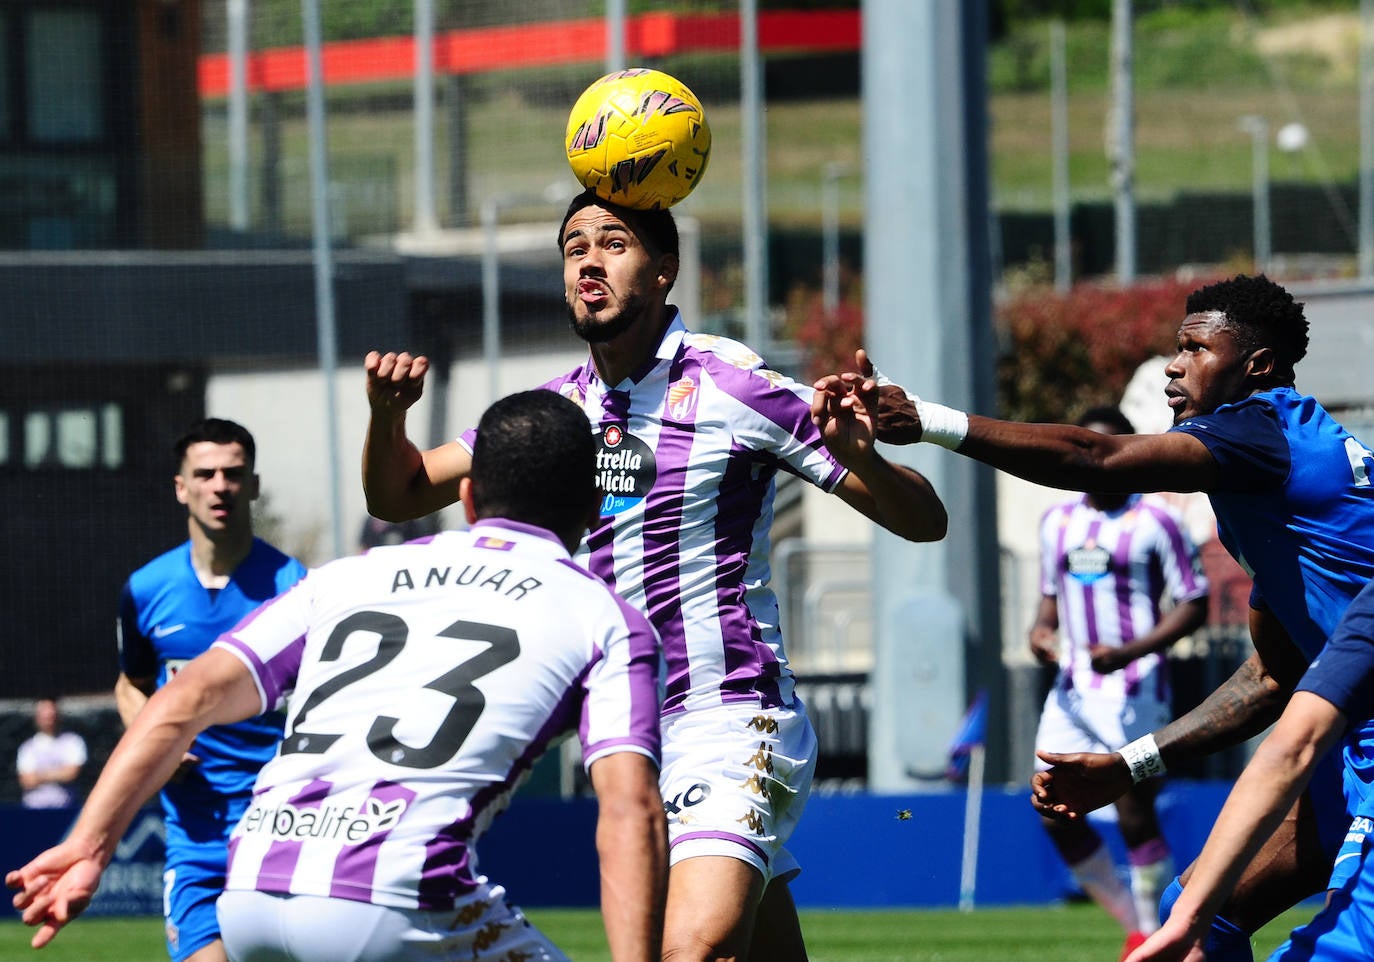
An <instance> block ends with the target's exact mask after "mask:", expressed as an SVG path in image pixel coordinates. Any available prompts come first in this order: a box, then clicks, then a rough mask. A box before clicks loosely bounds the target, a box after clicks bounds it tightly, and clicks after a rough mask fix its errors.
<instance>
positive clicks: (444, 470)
mask: <svg viewBox="0 0 1374 962" xmlns="http://www.w3.org/2000/svg"><path fill="white" fill-rule="evenodd" d="M363 367H364V368H365V369H366V371H367V401H368V406H369V407H370V409H371V417H370V419H369V420H368V424H367V436H366V438H365V439H364V440H363V492H364V494H365V495H366V498H367V510H368V512H369V513H370V514H371V515H372V516H373V517H376V518H381V519H382V520H383V521H409V520H411V519H412V518H420V517H423V516H424V515H427V514H431V513H433V512H435V511H438V510H439V509H440V508H446V507H448V506H449V505H450V504H453V503H454V502H455V501H457V500H458V482H459V480H460V479H462V478H463V477H465V476H466V475H467V473H468V472H469V471H470V470H471V468H472V458H471V456H470V455H469V454H468V452H467V450H466V449H465V448H464V447H463V446H462V445H461V444H459V443H457V442H456V441H450V442H448V443H446V444H441V445H439V447H437V448H432V449H431V450H429V451H423V452H422V451H421V450H420V449H419V448H417V447H416V446H415V444H414V443H413V442H412V441H411V440H410V439H409V438H408V437H406V412H407V411H408V410H409V409H410V407H411V405H413V404H414V403H415V402H416V401H418V400H419V399H420V395H421V393H422V392H423V391H424V384H425V373H426V372H427V371H428V370H429V360H428V359H427V358H424V357H412V356H411V355H409V354H405V353H401V354H381V353H379V352H377V351H371V352H369V353H368V355H367V357H366V358H365V359H364V360H363Z"/></svg>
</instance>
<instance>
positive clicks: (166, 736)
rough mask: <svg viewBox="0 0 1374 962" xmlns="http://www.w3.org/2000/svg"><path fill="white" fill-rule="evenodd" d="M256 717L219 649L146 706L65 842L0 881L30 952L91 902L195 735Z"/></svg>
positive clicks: (234, 667)
mask: <svg viewBox="0 0 1374 962" xmlns="http://www.w3.org/2000/svg"><path fill="white" fill-rule="evenodd" d="M260 711H262V704H261V702H260V701H259V698H258V691H257V687H256V686H255V685H254V683H253V679H252V676H251V675H250V674H249V672H248V669H247V668H245V667H244V666H243V663H242V662H240V661H239V660H238V659H237V658H235V657H234V656H233V655H231V654H229V653H228V652H224V651H220V650H218V649H211V650H210V651H207V652H206V653H205V654H203V655H201V656H200V657H198V658H196V659H195V660H193V661H192V662H190V663H189V664H188V665H186V667H185V668H183V669H182V670H181V671H180V672H178V673H177V676H176V677H175V678H173V679H172V680H171V681H170V682H168V683H167V684H166V685H164V686H163V687H162V688H161V689H160V690H159V691H158V692H157V694H155V695H153V697H152V698H150V699H149V700H148V704H147V706H146V707H145V708H144V709H143V711H141V712H139V713H138V717H137V718H135V719H134V721H133V724H132V726H131V727H130V728H129V730H128V731H127V732H125V733H124V737H123V738H121V739H120V740H119V744H118V745H117V746H115V750H114V752H113V754H111V755H110V760H109V761H108V762H107V763H106V765H105V768H104V770H103V771H102V772H101V773H100V778H99V779H98V780H97V781H96V783H95V787H94V788H93V789H91V794H90V796H89V797H88V798H87V800H86V804H85V805H84V806H83V807H82V809H81V814H80V815H79V816H78V817H77V820H76V824H75V825H73V826H72V830H71V832H70V834H68V836H67V838H66V839H64V840H63V841H62V842H60V843H58V844H57V845H55V846H53V847H52V848H50V849H48V850H47V851H46V852H43V853H42V854H41V855H39V856H38V857H37V858H35V859H34V860H33V861H31V862H29V864H28V865H25V866H24V867H23V868H21V869H17V870H15V871H13V872H10V873H9V874H8V875H6V876H5V884H6V885H8V886H9V887H10V888H12V889H17V890H18V894H16V895H15V896H14V907H15V908H16V909H19V910H20V912H21V913H22V915H23V919H24V924H25V925H33V926H37V927H38V931H37V933H35V934H34V937H33V940H32V943H31V944H32V945H33V947H34V948H35V949H38V948H42V947H43V946H44V945H47V944H48V943H49V942H51V941H52V940H53V938H54V937H55V936H56V935H57V932H58V930H59V929H61V928H62V926H64V925H66V924H67V923H68V922H70V921H71V920H72V919H74V918H76V917H77V916H78V915H80V914H81V912H82V911H84V910H85V908H86V906H87V905H89V904H90V901H91V897H92V896H93V895H94V894H95V890H96V886H97V885H99V883H100V875H101V873H102V872H103V871H104V870H105V866H106V865H108V864H109V862H110V858H111V857H112V856H113V855H114V850H115V846H116V845H118V844H119V840H120V838H121V837H122V836H123V834H124V832H125V830H126V829H127V828H128V827H129V823H130V822H131V821H132V820H133V817H134V815H135V814H136V813H137V812H138V810H139V808H140V807H141V806H142V805H143V803H144V802H146V801H147V800H148V799H149V798H151V797H152V795H153V793H154V792H156V791H157V790H158V789H159V788H160V787H161V786H162V784H163V783H164V782H165V781H167V779H168V777H170V776H171V774H172V772H173V771H174V770H175V769H176V767H177V765H179V764H180V762H181V759H182V755H183V754H185V752H186V749H188V748H189V747H190V746H191V742H192V740H194V739H195V737H196V735H198V734H199V733H200V732H201V731H203V730H204V729H205V728H206V727H207V726H209V725H214V724H223V723H226V722H231V721H240V720H242V719H244V718H251V717H252V716H253V715H256V714H258V713H259V712H260Z"/></svg>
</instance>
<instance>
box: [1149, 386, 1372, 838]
mask: <svg viewBox="0 0 1374 962" xmlns="http://www.w3.org/2000/svg"><path fill="white" fill-rule="evenodd" d="M1173 430H1175V431H1182V432H1184V433H1186V434H1191V435H1192V436H1193V437H1195V438H1197V439H1198V440H1199V441H1201V442H1202V443H1203V444H1205V445H1207V449H1208V450H1209V451H1210V452H1211V453H1212V457H1213V458H1214V459H1215V460H1216V463H1217V467H1218V469H1219V472H1220V476H1219V480H1218V483H1217V484H1216V485H1215V486H1214V487H1213V489H1212V490H1211V491H1209V492H1208V494H1209V497H1210V498H1211V502H1212V509H1213V511H1214V512H1215V513H1216V516H1217V528H1218V532H1219V533H1220V535H1221V540H1222V543H1223V544H1224V545H1225V546H1226V548H1227V550H1228V551H1230V552H1231V554H1232V555H1234V556H1235V558H1236V560H1238V561H1239V562H1240V563H1241V564H1242V565H1244V566H1245V568H1246V570H1247V571H1249V572H1250V573H1251V575H1252V576H1253V577H1254V580H1255V588H1254V593H1253V594H1252V596H1251V603H1252V604H1253V605H1254V606H1256V607H1263V608H1268V609H1269V611H1271V612H1272V613H1273V614H1274V616H1275V617H1276V618H1277V619H1278V620H1279V622H1280V623H1281V624H1282V625H1283V627H1284V629H1285V630H1286V631H1287V632H1288V634H1289V636H1290V637H1292V639H1293V642H1294V643H1295V644H1296V645H1297V646H1298V648H1299V649H1301V650H1302V652H1303V654H1305V655H1306V656H1307V658H1308V660H1309V662H1310V661H1312V660H1313V659H1317V658H1318V654H1319V653H1320V652H1322V649H1323V646H1325V645H1326V643H1327V639H1328V638H1330V637H1331V636H1332V635H1333V633H1334V632H1335V631H1336V627H1337V625H1338V624H1339V623H1340V621H1341V618H1342V617H1343V616H1344V615H1345V614H1346V609H1347V608H1349V607H1350V604H1351V601H1352V599H1354V598H1355V596H1356V595H1357V594H1359V593H1360V591H1361V589H1362V588H1364V586H1365V585H1366V584H1367V583H1368V582H1369V581H1370V578H1371V577H1374V487H1371V485H1370V469H1371V468H1372V467H1374V454H1371V453H1370V450H1369V448H1368V447H1367V446H1366V445H1364V444H1363V443H1361V442H1360V441H1359V440H1357V439H1356V438H1354V437H1353V436H1351V434H1350V432H1349V431H1347V430H1346V429H1345V428H1343V427H1341V425H1339V424H1337V423H1336V421H1335V420H1333V419H1332V417H1331V415H1329V414H1328V413H1327V412H1326V410H1325V409H1324V408H1323V407H1322V406H1321V405H1320V404H1318V403H1317V401H1316V400H1315V399H1313V398H1311V397H1307V396H1306V395H1303V394H1299V393H1298V392H1297V391H1295V390H1294V389H1292V388H1290V387H1281V388H1274V389H1273V390H1270V391H1263V392H1261V393H1259V394H1254V395H1252V396H1250V397H1248V398H1246V399H1245V400H1243V401H1239V402H1237V403H1235V404H1223V405H1222V406H1221V407H1219V408H1217V409H1216V411H1214V412H1213V413H1211V414H1206V415H1201V416H1199V417H1194V418H1188V419H1187V420H1185V421H1183V422H1181V423H1179V424H1178V425H1176V426H1175V427H1174V428H1173ZM1321 662H1322V663H1324V664H1326V665H1328V666H1329V665H1330V663H1329V661H1327V660H1326V658H1325V657H1323V658H1322V659H1321ZM1342 670H1343V669H1340V668H1338V669H1337V671H1342ZM1352 671H1353V669H1352ZM1318 693H1319V694H1323V696H1324V697H1328V696H1326V694H1325V693H1324V692H1320V691H1319V692H1318ZM1338 707H1340V706H1339V705H1338ZM1357 710H1363V709H1357ZM1351 722H1352V724H1353V728H1352V731H1351V733H1350V736H1349V737H1348V738H1347V741H1346V746H1345V750H1344V763H1345V765H1344V767H1345V776H1344V777H1345V790H1346V804H1347V808H1348V811H1349V813H1350V814H1355V813H1356V811H1357V810H1358V809H1360V808H1362V807H1363V805H1364V804H1365V803H1364V801H1363V799H1364V796H1365V795H1366V787H1367V786H1368V785H1369V783H1370V782H1371V780H1374V724H1371V723H1370V722H1369V719H1368V716H1367V715H1365V716H1360V715H1357V716H1355V717H1352V718H1351Z"/></svg>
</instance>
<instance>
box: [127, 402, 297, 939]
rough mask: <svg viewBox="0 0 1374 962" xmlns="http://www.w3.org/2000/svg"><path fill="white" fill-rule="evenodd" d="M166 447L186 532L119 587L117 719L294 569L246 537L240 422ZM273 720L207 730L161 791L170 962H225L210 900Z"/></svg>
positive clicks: (269, 743) (248, 522)
mask: <svg viewBox="0 0 1374 962" xmlns="http://www.w3.org/2000/svg"><path fill="white" fill-rule="evenodd" d="M173 454H174V456H175V458H176V466H177V471H176V476H175V478H174V482H175V488H176V498H177V500H178V501H179V502H181V503H182V504H183V505H185V506H186V527H187V531H188V533H189V538H188V540H187V541H185V542H184V543H183V544H180V545H178V546H177V547H175V548H173V549H172V550H171V551H168V552H166V553H165V554H162V555H159V556H158V557H156V558H154V559H153V560H152V561H150V562H148V563H147V564H146V565H144V566H143V567H141V568H139V569H138V570H137V571H135V572H134V573H133V574H131V575H130V576H129V580H128V581H127V582H126V583H125V585H124V591H123V593H122V595H121V597H120V601H119V623H118V626H117V627H118V638H119V671H120V674H119V678H118V679H117V680H116V682H115V703H116V705H117V706H118V708H119V717H120V718H121V719H122V720H123V721H124V724H125V726H126V727H127V726H131V725H132V724H133V722H134V719H135V717H137V715H138V713H139V712H140V711H142V709H143V706H144V705H146V704H147V703H148V698H149V696H150V695H152V693H153V692H154V690H155V689H157V688H161V687H162V686H163V685H165V684H167V682H168V681H170V680H171V679H172V676H174V675H175V674H176V673H177V671H179V670H180V669H181V667H182V666H183V665H185V664H186V663H187V662H189V661H190V660H191V659H192V658H195V657H196V656H197V655H199V654H200V653H201V652H203V651H205V649H207V648H209V647H210V645H211V643H212V642H214V640H215V639H216V638H217V637H219V635H220V634H221V633H222V632H225V631H228V630H229V629H230V628H232V627H234V625H235V624H237V623H238V621H239V619H240V618H242V617H243V616H244V615H246V614H248V613H249V612H250V611H252V610H253V609H254V608H256V607H257V606H258V605H260V604H262V603H263V602H264V601H266V600H267V599H268V598H271V597H273V596H274V595H276V594H279V593H280V592H282V591H285V590H286V589H287V588H289V587H291V586H292V585H293V584H295V583H296V582H297V581H299V580H300V579H301V578H302V577H303V576H304V575H305V568H304V567H303V566H302V565H301V564H300V563H299V562H298V561H296V560H295V559H293V558H289V557H287V556H286V555H284V554H282V553H281V552H280V551H278V550H277V549H276V548H274V547H272V546H271V545H270V544H268V543H267V542H265V541H263V540H261V539H260V538H255V537H254V536H253V508H252V504H253V501H254V500H255V499H256V498H257V496H258V476H257V474H256V473H255V472H254V470H253V465H254V457H255V455H256V446H255V445H254V443H253V435H252V434H250V433H249V432H248V430H247V429H246V428H244V427H243V426H242V425H240V424H237V423H235V422H233V421H228V420H225V419H223V418H206V419H204V420H201V421H197V422H196V423H195V424H192V425H191V426H190V427H189V428H188V429H187V430H186V433H185V434H183V435H182V436H181V437H180V438H179V439H177V441H176V444H175V445H174V446H173ZM282 722H283V718H282V715H281V713H280V712H269V713H268V714H265V715H261V716H258V717H254V718H249V719H245V720H243V721H240V722H238V723H236V724H233V725H216V726H214V727H212V728H209V729H206V730H205V731H204V732H202V733H201V734H200V736H199V737H198V738H197V739H196V742H195V744H194V745H192V746H191V748H190V751H189V752H188V754H187V756H186V758H185V759H184V761H183V764H182V765H181V769H180V772H179V776H178V778H176V779H175V780H173V781H172V782H171V783H169V784H168V785H167V786H166V788H164V789H163V792H162V810H163V814H164V817H165V819H166V824H167V858H166V864H165V866H164V870H163V906H164V908H165V914H166V934H167V952H168V954H169V955H170V956H171V957H172V960H173V962H185V960H192V962H224V959H225V954H224V946H223V944H222V943H221V941H220V934H219V923H218V922H217V921H216V918H215V901H216V899H218V898H219V894H220V891H221V890H222V889H223V888H224V865H225V856H226V851H225V844H226V843H227V842H228V840H229V832H230V831H231V830H232V829H233V827H234V823H235V822H236V821H238V817H239V815H241V814H242V813H243V810H244V809H245V808H246V807H247V805H248V800H249V798H250V797H251V795H252V791H253V779H254V778H256V777H257V774H258V769H260V768H262V766H263V764H264V763H265V762H266V761H267V760H268V759H269V758H271V757H272V756H273V755H274V754H275V753H276V750H277V742H278V741H279V740H280V739H281V731H282Z"/></svg>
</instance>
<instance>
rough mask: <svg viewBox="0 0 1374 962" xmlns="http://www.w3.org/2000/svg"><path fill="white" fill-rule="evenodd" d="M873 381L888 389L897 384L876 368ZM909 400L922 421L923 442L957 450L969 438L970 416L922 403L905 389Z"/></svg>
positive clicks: (925, 402)
mask: <svg viewBox="0 0 1374 962" xmlns="http://www.w3.org/2000/svg"><path fill="white" fill-rule="evenodd" d="M873 380H874V382H875V383H876V384H877V385H878V387H886V386H887V385H889V384H895V383H896V382H895V381H893V380H892V378H890V377H888V376H887V375H886V374H884V373H883V372H882V371H880V370H878V368H877V367H876V366H875V367H874V368H873ZM903 393H904V394H906V397H907V400H908V401H910V402H911V403H912V404H914V405H916V416H917V417H918V418H920V419H921V440H922V441H929V442H930V443H931V444H938V445H940V447H942V448H949V449H950V450H951V451H954V450H957V449H958V447H959V445H961V444H963V443H964V438H965V437H967V436H968V415H967V414H965V413H964V412H963V411H959V410H956V409H955V408H951V407H945V406H944V405H943V404H935V403H934V402H932V401H922V400H921V399H920V398H919V397H917V396H916V395H915V394H912V393H911V392H910V391H907V390H906V389H903Z"/></svg>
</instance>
